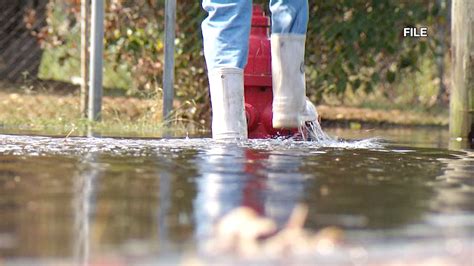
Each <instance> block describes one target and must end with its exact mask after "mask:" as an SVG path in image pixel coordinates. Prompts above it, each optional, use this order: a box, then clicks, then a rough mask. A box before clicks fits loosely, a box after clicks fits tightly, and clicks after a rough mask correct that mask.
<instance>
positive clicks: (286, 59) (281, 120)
mask: <svg viewBox="0 0 474 266" xmlns="http://www.w3.org/2000/svg"><path fill="white" fill-rule="evenodd" d="M305 39H306V36H305V35H299V34H272V36H271V49H272V78H273V120H272V123H273V127H274V128H297V127H298V126H300V125H301V123H302V118H301V115H300V114H302V113H303V112H304V110H305V99H306V98H305V96H306V84H305V75H304V46H305Z"/></svg>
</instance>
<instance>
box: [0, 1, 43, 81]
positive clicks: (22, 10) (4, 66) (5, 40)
mask: <svg viewBox="0 0 474 266" xmlns="http://www.w3.org/2000/svg"><path fill="white" fill-rule="evenodd" d="M46 4H47V0H23V1H8V0H2V1H0V79H3V80H9V81H19V80H21V79H22V78H23V77H24V76H25V75H27V74H30V75H34V76H36V75H37V73H38V70H39V66H40V63H41V56H42V54H43V53H42V49H41V48H40V44H39V42H38V39H37V37H36V36H33V35H32V31H39V29H40V28H42V27H44V26H46Z"/></svg>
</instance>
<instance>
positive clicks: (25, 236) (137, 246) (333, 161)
mask: <svg viewBox="0 0 474 266" xmlns="http://www.w3.org/2000/svg"><path fill="white" fill-rule="evenodd" d="M312 130H313V132H316V133H317V134H316V136H313V137H312V139H313V141H297V140H292V139H272V140H249V141H243V142H237V143H225V142H217V141H213V140H211V139H208V138H199V139H196V138H177V139H124V138H85V137H68V138H58V137H41V136H19V135H0V257H1V258H2V260H3V261H6V262H7V263H11V264H19V265H20V264H47V265H49V264H57V263H61V264H72V265H78V264H87V263H97V264H101V263H109V264H118V265H127V264H150V263H158V262H160V263H162V264H186V263H188V262H189V261H187V259H188V258H189V257H187V256H186V255H184V254H187V253H186V252H187V251H189V250H194V251H195V252H198V255H197V256H198V258H200V259H201V260H203V262H204V263H206V262H209V263H210V262H214V263H215V262H222V263H224V264H227V263H228V262H229V261H228V258H227V259H226V258H225V257H207V256H206V255H205V254H204V255H203V254H200V253H199V250H200V243H202V241H204V239H207V238H209V236H210V235H211V234H212V228H213V226H214V224H215V222H216V221H217V220H219V218H220V217H222V216H224V215H225V214H226V213H228V212H229V211H230V210H232V209H234V208H236V207H239V206H246V207H249V208H252V209H253V210H255V211H256V212H257V213H258V214H260V215H263V216H265V217H270V218H271V219H273V220H274V221H276V223H277V225H278V226H280V227H281V226H283V225H284V224H285V222H286V221H287V219H288V217H289V216H290V214H291V211H292V210H293V208H294V207H295V206H296V205H297V204H301V203H303V204H305V205H306V206H308V208H309V213H308V218H307V221H306V223H305V227H306V228H308V229H311V230H315V231H317V230H320V229H322V228H325V227H327V226H336V227H338V228H340V229H341V230H342V231H343V233H344V239H345V240H344V244H343V245H342V246H340V247H337V248H334V249H331V250H329V251H327V252H326V253H317V254H316V253H314V254H310V255H308V254H306V256H303V257H302V256H293V257H291V258H290V257H288V258H287V260H286V261H287V262H290V261H291V263H293V264H303V263H309V262H314V261H318V262H321V263H324V262H328V263H329V262H338V264H341V265H344V264H347V265H353V264H371V265H383V264H390V263H392V264H393V263H399V264H410V263H412V262H414V263H415V262H419V261H422V262H427V263H428V264H429V262H430V261H431V262H441V263H445V264H446V265H450V264H453V263H454V264H459V265H464V264H466V265H468V264H469V263H470V262H472V254H471V252H470V251H472V239H473V238H474V233H473V232H474V224H473V223H472V222H471V221H472V220H474V205H473V204H472V202H473V199H474V197H473V196H474V179H473V177H474V154H473V153H472V152H470V151H449V150H446V149H443V148H431V147H417V146H416V145H407V143H406V142H405V141H402V142H401V143H402V144H403V145H399V144H397V143H396V142H393V141H390V142H387V141H386V140H383V139H381V138H375V137H374V138H366V137H367V136H366V135H363V136H362V139H360V140H341V139H336V138H332V137H329V136H327V135H322V134H320V133H318V130H320V128H313V129H312ZM332 133H333V135H335V134H334V132H332ZM386 135H389V134H386ZM394 135H400V134H399V133H396V134H394ZM314 140H316V141H314ZM240 262H241V264H243V263H246V261H245V260H243V261H240ZM274 262H275V261H272V260H264V258H260V260H259V263H258V264H263V265H264V264H274ZM280 262H281V261H280ZM235 263H236V264H239V263H237V262H235ZM442 265H444V264H442Z"/></svg>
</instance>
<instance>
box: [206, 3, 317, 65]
mask: <svg viewBox="0 0 474 266" xmlns="http://www.w3.org/2000/svg"><path fill="white" fill-rule="evenodd" d="M202 6H203V8H204V10H206V11H207V12H208V13H209V15H208V17H207V18H206V19H205V20H204V21H203V23H202V34H203V39H204V56H205V58H206V64H207V69H208V71H210V70H212V69H214V68H216V67H238V68H244V67H245V65H246V64H247V54H248V39H249V34H250V26H251V19H252V0H203V1H202ZM270 12H271V13H272V29H271V32H272V34H281V33H283V34H288V33H291V34H301V35H305V34H306V29H307V26H308V0H270Z"/></svg>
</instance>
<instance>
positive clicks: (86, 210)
mask: <svg viewBox="0 0 474 266" xmlns="http://www.w3.org/2000/svg"><path fill="white" fill-rule="evenodd" d="M97 159H98V156H97V154H95V153H90V154H88V155H86V156H85V157H84V158H83V160H82V163H81V169H80V171H79V172H78V174H77V175H76V177H75V178H74V197H73V210H74V239H75V241H74V261H75V263H76V264H77V265H88V262H89V261H90V251H91V243H90V242H91V232H90V231H91V230H90V227H91V224H92V223H91V218H93V217H94V216H93V214H94V212H95V206H96V204H95V200H96V193H97V182H98V179H99V177H100V175H101V171H100V168H99V167H97V165H95V164H96V163H97Z"/></svg>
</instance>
